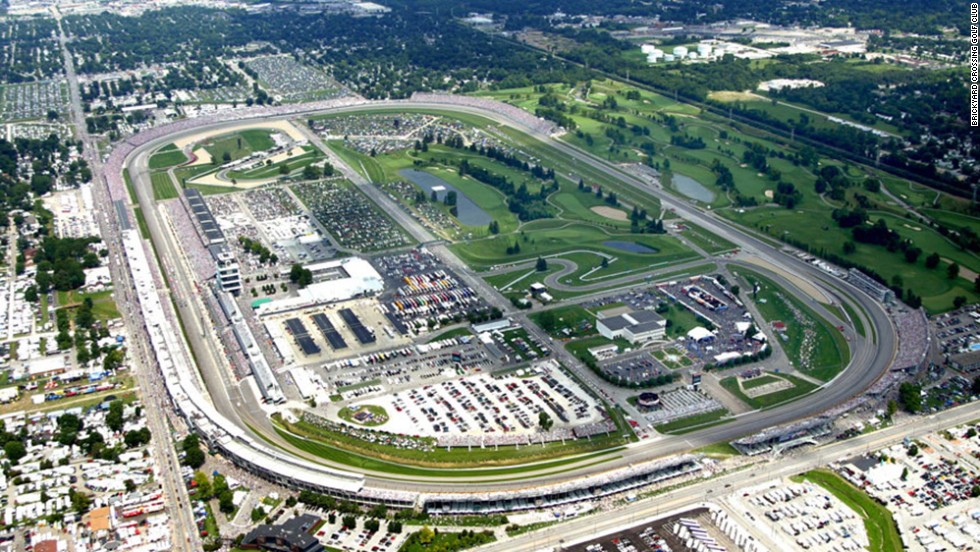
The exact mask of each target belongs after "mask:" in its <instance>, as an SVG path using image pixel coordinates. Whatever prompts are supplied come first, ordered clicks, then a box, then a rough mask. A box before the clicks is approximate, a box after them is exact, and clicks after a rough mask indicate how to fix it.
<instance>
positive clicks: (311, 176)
mask: <svg viewBox="0 0 980 552" xmlns="http://www.w3.org/2000/svg"><path fill="white" fill-rule="evenodd" d="M318 178H320V169H319V168H318V167H316V166H315V165H307V166H305V167H303V179H304V180H316V179H318Z"/></svg>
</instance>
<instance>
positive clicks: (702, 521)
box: [564, 507, 765, 552]
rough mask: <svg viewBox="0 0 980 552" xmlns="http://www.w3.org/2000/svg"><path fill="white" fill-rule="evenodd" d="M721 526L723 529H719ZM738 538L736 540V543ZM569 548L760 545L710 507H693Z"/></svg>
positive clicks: (595, 551) (678, 551)
mask: <svg viewBox="0 0 980 552" xmlns="http://www.w3.org/2000/svg"><path fill="white" fill-rule="evenodd" d="M722 527H725V528H726V529H722ZM736 541H738V542H739V543H740V544H736ZM564 550H567V551H569V552H648V551H655V552H694V551H700V550H745V551H747V552H762V550H765V549H764V548H759V547H756V544H755V543H754V542H753V541H752V540H751V539H750V537H748V536H747V534H746V533H745V531H744V529H742V528H741V527H738V526H737V525H736V524H734V523H732V522H731V520H730V519H729V518H728V516H727V515H726V514H725V513H724V511H721V510H719V509H717V507H713V508H712V510H708V509H707V508H697V509H694V510H689V511H686V512H683V513H681V514H675V515H670V516H668V517H665V518H662V519H657V520H654V521H649V522H645V523H642V524H638V525H635V526H633V527H629V528H624V529H621V530H619V531H616V532H615V533H613V534H610V535H607V536H605V537H601V538H597V539H593V540H590V541H588V542H584V543H581V544H576V545H574V546H566V547H565V548H564Z"/></svg>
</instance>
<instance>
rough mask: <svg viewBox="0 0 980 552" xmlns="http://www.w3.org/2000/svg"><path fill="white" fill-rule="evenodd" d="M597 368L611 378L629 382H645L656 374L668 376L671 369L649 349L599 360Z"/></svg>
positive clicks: (656, 375)
mask: <svg viewBox="0 0 980 552" xmlns="http://www.w3.org/2000/svg"><path fill="white" fill-rule="evenodd" d="M599 369H601V370H602V371H603V372H605V373H606V374H608V375H609V377H611V378H613V379H617V380H619V381H621V382H623V383H626V384H629V383H634V382H637V383H639V382H645V381H649V380H651V379H654V378H656V377H658V376H665V377H666V376H669V375H670V374H671V371H670V370H669V369H668V368H667V367H666V366H664V365H663V363H661V362H660V361H659V360H657V359H656V358H655V357H654V356H653V355H652V354H651V353H650V351H646V350H644V351H637V352H632V353H626V354H623V355H619V356H616V357H614V358H612V359H610V360H606V361H602V362H599Z"/></svg>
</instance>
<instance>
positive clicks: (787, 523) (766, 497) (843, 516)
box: [727, 480, 868, 552]
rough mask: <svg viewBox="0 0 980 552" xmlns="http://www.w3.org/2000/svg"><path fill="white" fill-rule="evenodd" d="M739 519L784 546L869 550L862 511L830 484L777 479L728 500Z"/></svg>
mask: <svg viewBox="0 0 980 552" xmlns="http://www.w3.org/2000/svg"><path fill="white" fill-rule="evenodd" d="M727 502H728V504H729V505H730V507H731V511H732V512H734V513H735V516H736V519H739V522H740V523H741V524H742V525H744V526H746V527H754V530H755V531H756V532H757V533H758V534H759V536H760V538H766V539H767V540H769V541H770V542H771V543H773V544H775V545H776V546H777V547H778V549H779V550H791V549H797V550H800V549H802V550H812V551H816V552H830V551H837V550H865V549H866V548H867V546H868V535H867V532H866V531H865V528H864V523H863V522H862V520H861V518H860V517H858V515H857V514H856V513H855V512H854V511H853V510H851V509H850V508H848V507H847V506H846V505H845V504H844V503H843V502H841V501H840V500H839V499H837V498H836V497H835V496H834V495H833V494H831V493H830V492H829V491H827V490H826V489H824V488H822V487H820V486H817V485H814V484H812V483H809V482H803V483H793V482H789V481H782V480H780V481H775V482H772V483H767V484H764V485H759V486H756V487H752V488H749V489H743V490H741V491H739V492H738V493H735V494H733V495H732V496H730V497H729V498H728V499H727Z"/></svg>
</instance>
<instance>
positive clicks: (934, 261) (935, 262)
mask: <svg viewBox="0 0 980 552" xmlns="http://www.w3.org/2000/svg"><path fill="white" fill-rule="evenodd" d="M937 266H939V253H933V254H932V255H929V256H928V257H926V268H936V267H937Z"/></svg>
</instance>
